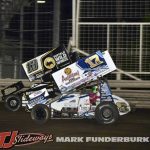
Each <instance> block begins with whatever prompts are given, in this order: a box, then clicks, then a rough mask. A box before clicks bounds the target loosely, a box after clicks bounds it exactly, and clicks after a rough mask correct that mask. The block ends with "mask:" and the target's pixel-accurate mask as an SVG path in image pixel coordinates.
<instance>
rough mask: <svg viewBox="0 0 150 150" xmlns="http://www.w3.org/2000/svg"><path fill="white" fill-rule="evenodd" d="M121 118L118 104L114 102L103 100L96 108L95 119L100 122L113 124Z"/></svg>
mask: <svg viewBox="0 0 150 150" xmlns="http://www.w3.org/2000/svg"><path fill="white" fill-rule="evenodd" d="M118 118H119V112H118V109H117V106H116V105H115V104H114V103H112V102H101V103H100V104H99V105H97V107H96V109H95V119H96V120H97V122H98V123H100V124H112V123H114V122H116V121H117V120H118Z"/></svg>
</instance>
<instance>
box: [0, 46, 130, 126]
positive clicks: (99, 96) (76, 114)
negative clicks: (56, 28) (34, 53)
mask: <svg viewBox="0 0 150 150" xmlns="http://www.w3.org/2000/svg"><path fill="white" fill-rule="evenodd" d="M71 56H72V58H71ZM74 58H75V56H74V55H73V54H68V52H67V50H66V49H65V47H64V46H60V47H58V48H56V49H53V50H51V51H48V52H46V53H44V54H42V55H40V56H38V57H36V58H34V59H32V60H29V61H27V62H25V63H23V64H22V66H23V68H24V70H25V73H26V75H27V77H28V78H29V80H30V81H34V80H37V79H41V82H40V83H38V84H33V85H32V86H31V88H29V89H24V85H23V83H22V81H19V82H17V83H15V84H12V85H10V86H8V87H6V88H5V89H3V90H2V91H1V92H2V95H3V97H2V99H3V101H4V102H5V107H6V108H7V109H9V110H11V111H17V110H19V109H20V108H21V106H23V107H25V109H26V110H27V111H29V112H30V113H31V118H32V119H33V120H34V121H35V122H37V123H45V122H46V121H47V120H48V119H49V118H52V119H55V118H72V119H75V118H95V119H96V120H97V122H98V123H101V124H111V123H114V122H115V121H116V120H117V119H118V118H119V116H121V115H124V114H127V113H128V112H130V110H131V108H130V105H129V104H128V102H127V101H125V100H124V99H122V98H120V97H118V96H116V95H112V93H111V89H110V87H109V84H108V82H107V80H106V79H104V78H103V76H105V75H106V74H108V73H110V72H112V71H114V70H115V69H116V66H115V64H114V62H113V60H112V58H111V56H110V54H109V52H108V51H105V52H103V53H101V51H97V52H95V53H94V54H92V55H90V56H88V57H86V58H82V59H74ZM92 88H95V90H94V91H91V90H90V89H92Z"/></svg>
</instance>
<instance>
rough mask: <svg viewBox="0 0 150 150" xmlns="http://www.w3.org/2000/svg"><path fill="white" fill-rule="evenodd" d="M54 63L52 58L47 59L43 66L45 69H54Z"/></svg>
mask: <svg viewBox="0 0 150 150" xmlns="http://www.w3.org/2000/svg"><path fill="white" fill-rule="evenodd" d="M55 65H56V63H55V60H54V59H53V58H52V57H47V58H45V60H44V66H45V68H47V69H53V68H54V67H55Z"/></svg>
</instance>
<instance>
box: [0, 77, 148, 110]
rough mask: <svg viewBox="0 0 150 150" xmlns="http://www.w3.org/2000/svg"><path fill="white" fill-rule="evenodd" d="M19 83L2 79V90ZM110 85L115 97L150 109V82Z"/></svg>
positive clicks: (120, 82) (26, 82)
mask: <svg viewBox="0 0 150 150" xmlns="http://www.w3.org/2000/svg"><path fill="white" fill-rule="evenodd" d="M17 81H20V79H0V90H1V89H3V88H5V87H7V86H9V85H11V84H13V83H15V82H17ZM21 81H23V83H24V85H25V87H26V88H28V87H30V86H31V85H32V84H33V82H29V81H28V80H25V79H22V80H21ZM37 82H39V81H37ZM34 83H36V82H34ZM109 84H110V87H111V88H112V92H113V94H114V95H118V96H120V97H122V98H124V99H126V100H127V101H129V102H130V103H131V104H132V105H134V106H135V107H136V108H150V81H136V80H110V81H109ZM0 99H1V92H0Z"/></svg>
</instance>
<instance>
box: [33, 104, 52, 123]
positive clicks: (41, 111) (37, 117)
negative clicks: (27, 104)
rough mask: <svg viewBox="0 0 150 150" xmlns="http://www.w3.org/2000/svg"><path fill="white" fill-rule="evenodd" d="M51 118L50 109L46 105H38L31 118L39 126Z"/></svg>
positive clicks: (34, 108)
mask: <svg viewBox="0 0 150 150" xmlns="http://www.w3.org/2000/svg"><path fill="white" fill-rule="evenodd" d="M49 117H50V111H49V108H48V107H47V106H46V105H44V104H37V105H35V106H34V107H33V109H32V110H31V118H32V120H34V121H35V122H36V123H38V124H44V123H46V122H47V121H48V119H49Z"/></svg>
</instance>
